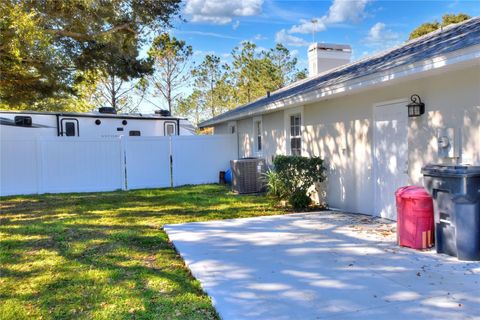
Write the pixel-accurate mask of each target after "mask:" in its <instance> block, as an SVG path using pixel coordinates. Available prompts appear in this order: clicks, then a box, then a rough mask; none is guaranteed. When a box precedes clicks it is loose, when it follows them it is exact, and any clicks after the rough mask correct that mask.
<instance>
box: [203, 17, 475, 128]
mask: <svg viewBox="0 0 480 320" xmlns="http://www.w3.org/2000/svg"><path fill="white" fill-rule="evenodd" d="M478 44H480V17H475V18H472V19H470V20H467V21H465V22H463V23H459V24H455V25H451V26H448V27H446V28H443V30H437V31H435V32H432V33H429V34H427V35H425V36H423V37H420V38H417V39H414V40H412V41H409V42H407V43H405V44H404V45H402V46H400V47H397V48H394V49H391V50H388V51H385V52H381V53H379V54H376V55H374V56H371V57H367V58H365V59H362V60H359V61H356V62H353V63H350V64H347V65H344V66H341V67H339V68H336V69H333V70H331V71H328V72H326V73H323V74H320V75H318V76H316V77H314V78H308V79H305V80H301V81H298V82H296V83H293V84H291V85H289V86H287V87H284V88H281V89H279V90H277V91H275V92H273V93H271V94H270V97H266V96H265V97H263V98H260V99H258V100H256V101H254V102H251V103H249V104H245V105H242V106H239V107H237V108H235V109H233V110H230V111H227V112H225V113H222V114H220V115H218V116H216V117H213V118H211V119H209V120H207V121H204V122H202V123H200V124H199V126H200V127H206V126H209V125H210V124H211V123H212V122H215V123H217V122H221V121H222V120H223V119H227V118H228V119H231V118H232V117H235V116H237V115H238V116H240V115H242V114H244V113H247V112H250V111H254V110H255V109H257V108H260V107H263V106H265V105H267V104H269V103H272V102H275V101H278V100H281V99H284V98H288V97H291V96H294V95H297V94H302V93H306V92H309V91H313V90H317V89H321V88H323V87H328V86H331V85H334V84H339V83H342V82H345V81H348V80H352V79H355V78H359V77H364V76H368V75H372V74H375V73H379V72H382V71H387V70H390V69H392V68H395V67H399V66H403V65H408V64H411V63H415V62H418V61H422V60H425V59H429V58H433V57H435V56H441V55H444V54H447V53H449V52H453V51H456V50H459V49H463V48H467V47H470V46H474V45H478Z"/></svg>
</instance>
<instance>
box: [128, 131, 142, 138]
mask: <svg viewBox="0 0 480 320" xmlns="http://www.w3.org/2000/svg"><path fill="white" fill-rule="evenodd" d="M128 135H129V136H130V137H140V136H141V134H140V131H138V130H132V131H129V132H128Z"/></svg>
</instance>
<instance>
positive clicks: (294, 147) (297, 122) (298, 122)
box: [290, 114, 302, 156]
mask: <svg viewBox="0 0 480 320" xmlns="http://www.w3.org/2000/svg"><path fill="white" fill-rule="evenodd" d="M290 152H291V154H292V155H294V156H300V155H301V154H302V117H301V115H300V114H294V115H291V116H290Z"/></svg>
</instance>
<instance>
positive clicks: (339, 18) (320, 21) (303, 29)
mask: <svg viewBox="0 0 480 320" xmlns="http://www.w3.org/2000/svg"><path fill="white" fill-rule="evenodd" d="M370 1H372V0H355V1H352V0H334V1H333V3H332V5H331V6H330V8H329V9H328V13H327V14H326V15H323V16H321V17H317V18H313V19H311V20H306V19H301V20H300V23H299V24H297V25H294V26H293V27H291V28H290V29H289V30H288V33H290V34H292V33H302V34H306V33H312V32H313V31H315V32H319V31H324V30H326V29H327V27H328V25H330V24H334V23H342V22H353V23H356V22H359V21H361V20H362V19H363V18H364V16H365V6H366V5H367V3H368V2H370Z"/></svg>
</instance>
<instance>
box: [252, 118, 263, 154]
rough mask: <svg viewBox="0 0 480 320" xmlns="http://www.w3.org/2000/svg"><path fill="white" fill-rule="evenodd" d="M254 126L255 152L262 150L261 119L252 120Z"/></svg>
mask: <svg viewBox="0 0 480 320" xmlns="http://www.w3.org/2000/svg"><path fill="white" fill-rule="evenodd" d="M254 128H255V149H256V151H257V152H260V151H262V121H261V120H260V121H255V122H254Z"/></svg>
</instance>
